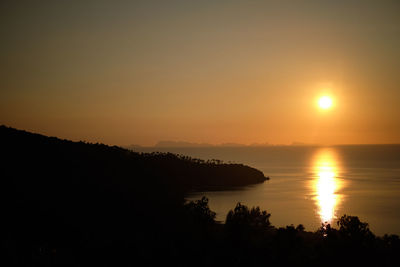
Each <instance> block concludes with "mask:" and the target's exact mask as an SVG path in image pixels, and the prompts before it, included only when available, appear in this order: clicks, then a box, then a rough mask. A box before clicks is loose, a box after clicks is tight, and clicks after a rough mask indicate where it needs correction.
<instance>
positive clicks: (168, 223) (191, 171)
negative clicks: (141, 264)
mask: <svg viewBox="0 0 400 267" xmlns="http://www.w3.org/2000/svg"><path fill="white" fill-rule="evenodd" d="M0 147H1V154H2V168H1V172H2V175H1V177H2V179H1V180H2V186H1V190H2V192H1V195H2V203H3V205H4V209H3V218H7V227H8V228H5V229H9V231H7V235H8V239H7V238H6V240H12V242H11V241H10V242H11V243H8V244H7V246H8V247H9V249H11V250H13V249H16V250H17V251H19V252H21V253H22V254H21V255H30V253H31V251H30V249H31V248H32V246H33V247H36V248H37V249H38V250H41V249H42V248H41V246H42V245H43V246H45V247H47V246H48V245H49V242H50V243H51V242H55V244H52V247H54V246H55V247H57V246H58V245H62V246H67V247H73V248H75V249H77V250H78V251H81V250H82V249H84V248H85V247H86V246H88V247H90V248H91V249H93V247H97V246H100V247H102V248H103V249H105V247H107V248H108V249H110V248H112V250H114V249H117V248H116V247H114V246H113V245H111V244H113V243H114V242H116V241H115V240H119V239H122V240H131V241H132V240H135V242H136V243H135V246H136V245H137V246H139V247H140V248H141V249H143V248H144V247H146V245H145V244H146V242H154V238H147V237H146V236H144V235H146V234H145V233H148V231H144V230H143V229H152V233H151V234H152V235H155V237H156V238H155V239H156V240H157V236H158V235H161V234H157V233H163V234H162V235H163V236H164V235H165V233H166V232H168V231H169V230H170V228H171V229H172V228H173V227H175V226H176V225H177V222H176V221H175V220H177V219H176V218H178V217H179V216H178V213H179V212H181V211H180V208H181V205H182V203H183V201H184V195H185V193H186V192H187V191H189V190H192V189H193V188H196V187H204V186H241V185H247V184H251V183H258V182H262V181H264V180H265V177H264V175H263V174H262V173H261V172H260V171H258V170H256V169H253V168H250V167H247V166H243V165H238V164H220V163H219V162H204V161H201V160H197V159H192V158H189V157H183V156H177V155H174V154H170V153H168V154H162V153H152V154H140V153H135V152H132V151H129V150H125V149H122V148H119V147H116V146H113V147H110V146H106V145H102V144H88V143H84V142H72V141H68V140H61V139H58V138H54V137H46V136H43V135H39V134H32V133H29V132H25V131H20V130H16V129H12V128H8V127H5V126H1V127H0ZM142 228H143V229H142ZM163 228H164V230H165V231H164V230H163ZM153 229H155V230H154V231H153ZM133 236H134V237H133ZM130 237H131V238H130ZM149 240H152V241H149ZM27 241H29V242H28V243H27ZM30 242H32V243H30ZM42 242H44V243H45V244H41V243H42ZM104 243H106V244H104ZM117 243H118V244H119V245H121V244H120V243H119V242H117ZM161 243H162V242H161ZM161 243H160V244H161ZM46 244H47V245H46ZM14 245H16V246H18V247H17V248H12V246H14ZM7 246H6V247H7ZM10 246H11V248H10ZM19 246H22V247H19ZM110 246H111V247H110ZM131 246H132V244H130V245H129V247H131ZM78 248H79V249H78ZM25 250H26V251H25ZM117 250H118V249H117ZM24 251H25V252H27V254H26V253H24ZM149 251H150V249H149ZM88 253H90V250H89V251H88ZM93 253H94V251H93ZM97 253H98V251H96V255H97ZM74 255H75V254H74ZM100 255H103V254H100ZM104 255H113V253H111V254H110V251H109V252H108V253H106V254H104ZM16 257H17V258H18V259H19V260H21V257H18V256H16ZM84 258H85V257H84ZM89 258H91V257H89ZM99 260H100V259H99ZM27 261H28V262H29V260H28V259H27Z"/></svg>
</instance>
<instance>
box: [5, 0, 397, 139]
mask: <svg viewBox="0 0 400 267" xmlns="http://www.w3.org/2000/svg"><path fill="white" fill-rule="evenodd" d="M0 31H1V42H0V55H1V56H0V70H1V72H0V124H5V125H7V126H11V127H15V128H18V129H24V130H29V131H34V132H38V133H42V134H46V135H51V136H57V137H60V138H66V139H72V140H86V141H90V142H103V143H106V144H116V145H129V144H140V145H153V144H155V143H156V142H158V141H160V140H174V141H188V142H198V143H200V142H207V143H213V144H218V143H226V142H235V143H244V144H250V143H265V142H269V143H271V144H291V143H292V142H304V143H316V144H324V145H328V144H353V143H400V1H234V0H230V1H217V0H214V1H204V0H202V1H165V0H164V1H148V0H147V1H1V2H0ZM322 96H329V97H330V99H331V100H332V106H331V107H330V108H327V109H322V108H320V107H319V106H318V101H319V98H320V97H322Z"/></svg>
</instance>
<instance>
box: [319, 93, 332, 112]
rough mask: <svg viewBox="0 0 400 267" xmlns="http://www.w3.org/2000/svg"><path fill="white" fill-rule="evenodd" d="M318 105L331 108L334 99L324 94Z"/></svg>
mask: <svg viewBox="0 0 400 267" xmlns="http://www.w3.org/2000/svg"><path fill="white" fill-rule="evenodd" d="M318 105H319V107H320V108H322V109H329V108H330V107H332V99H331V98H330V97H329V96H323V97H321V98H320V99H319V100H318Z"/></svg>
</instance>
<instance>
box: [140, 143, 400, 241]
mask: <svg viewBox="0 0 400 267" xmlns="http://www.w3.org/2000/svg"><path fill="white" fill-rule="evenodd" d="M133 150H134V151H139V152H154V151H159V152H172V153H176V154H181V155H187V156H191V157H195V158H200V159H204V160H207V159H220V160H223V161H224V162H226V163H229V162H232V163H242V164H245V165H248V166H251V167H254V168H256V169H258V170H261V171H262V172H263V173H264V175H265V176H268V177H270V179H269V180H268V181H265V182H264V183H261V184H256V185H251V186H246V187H241V188H235V189H230V190H223V191H206V192H194V193H191V194H189V195H188V196H187V200H188V201H191V200H197V199H200V198H201V197H202V196H206V197H207V198H208V199H209V206H210V208H211V209H212V210H213V211H215V212H216V219H217V220H218V221H221V222H224V221H225V218H226V215H227V213H228V212H229V211H230V210H232V209H234V208H235V206H236V205H237V203H239V202H240V203H241V204H243V205H246V206H248V207H249V208H251V207H257V206H258V207H260V209H261V210H266V211H267V212H268V213H270V214H271V217H270V222H271V224H272V225H274V226H276V227H285V226H287V225H294V226H297V225H299V224H302V225H303V226H304V227H305V228H306V230H308V231H317V230H318V229H319V228H320V227H321V226H322V224H323V223H330V224H331V225H332V226H334V227H337V220H338V219H339V218H340V217H341V216H343V215H345V214H346V215H351V216H358V217H359V219H360V220H361V221H362V222H367V223H368V224H369V227H370V229H371V231H372V232H374V233H375V234H376V235H379V236H382V235H384V234H397V235H400V145H342V146H326V147H324V146H264V147H247V146H244V147H218V146H215V147H175V148H174V147H151V148H150V147H147V148H135V149H133Z"/></svg>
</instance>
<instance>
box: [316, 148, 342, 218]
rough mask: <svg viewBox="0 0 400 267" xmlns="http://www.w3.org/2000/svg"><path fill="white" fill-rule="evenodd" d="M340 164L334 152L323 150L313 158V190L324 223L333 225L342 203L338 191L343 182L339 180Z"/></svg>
mask: <svg viewBox="0 0 400 267" xmlns="http://www.w3.org/2000/svg"><path fill="white" fill-rule="evenodd" d="M338 172H339V162H338V160H337V157H336V155H335V153H334V151H333V150H331V149H321V150H319V151H318V152H317V153H316V154H315V157H314V158H313V179H312V188H313V195H314V196H315V197H314V199H315V201H316V204H317V206H318V215H319V217H320V219H321V222H322V223H325V222H328V223H332V220H333V219H335V218H336V215H337V214H336V211H337V207H338V205H339V204H340V202H341V201H342V195H340V194H339V193H338V190H340V188H342V187H343V182H342V181H341V180H340V179H339V178H338Z"/></svg>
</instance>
